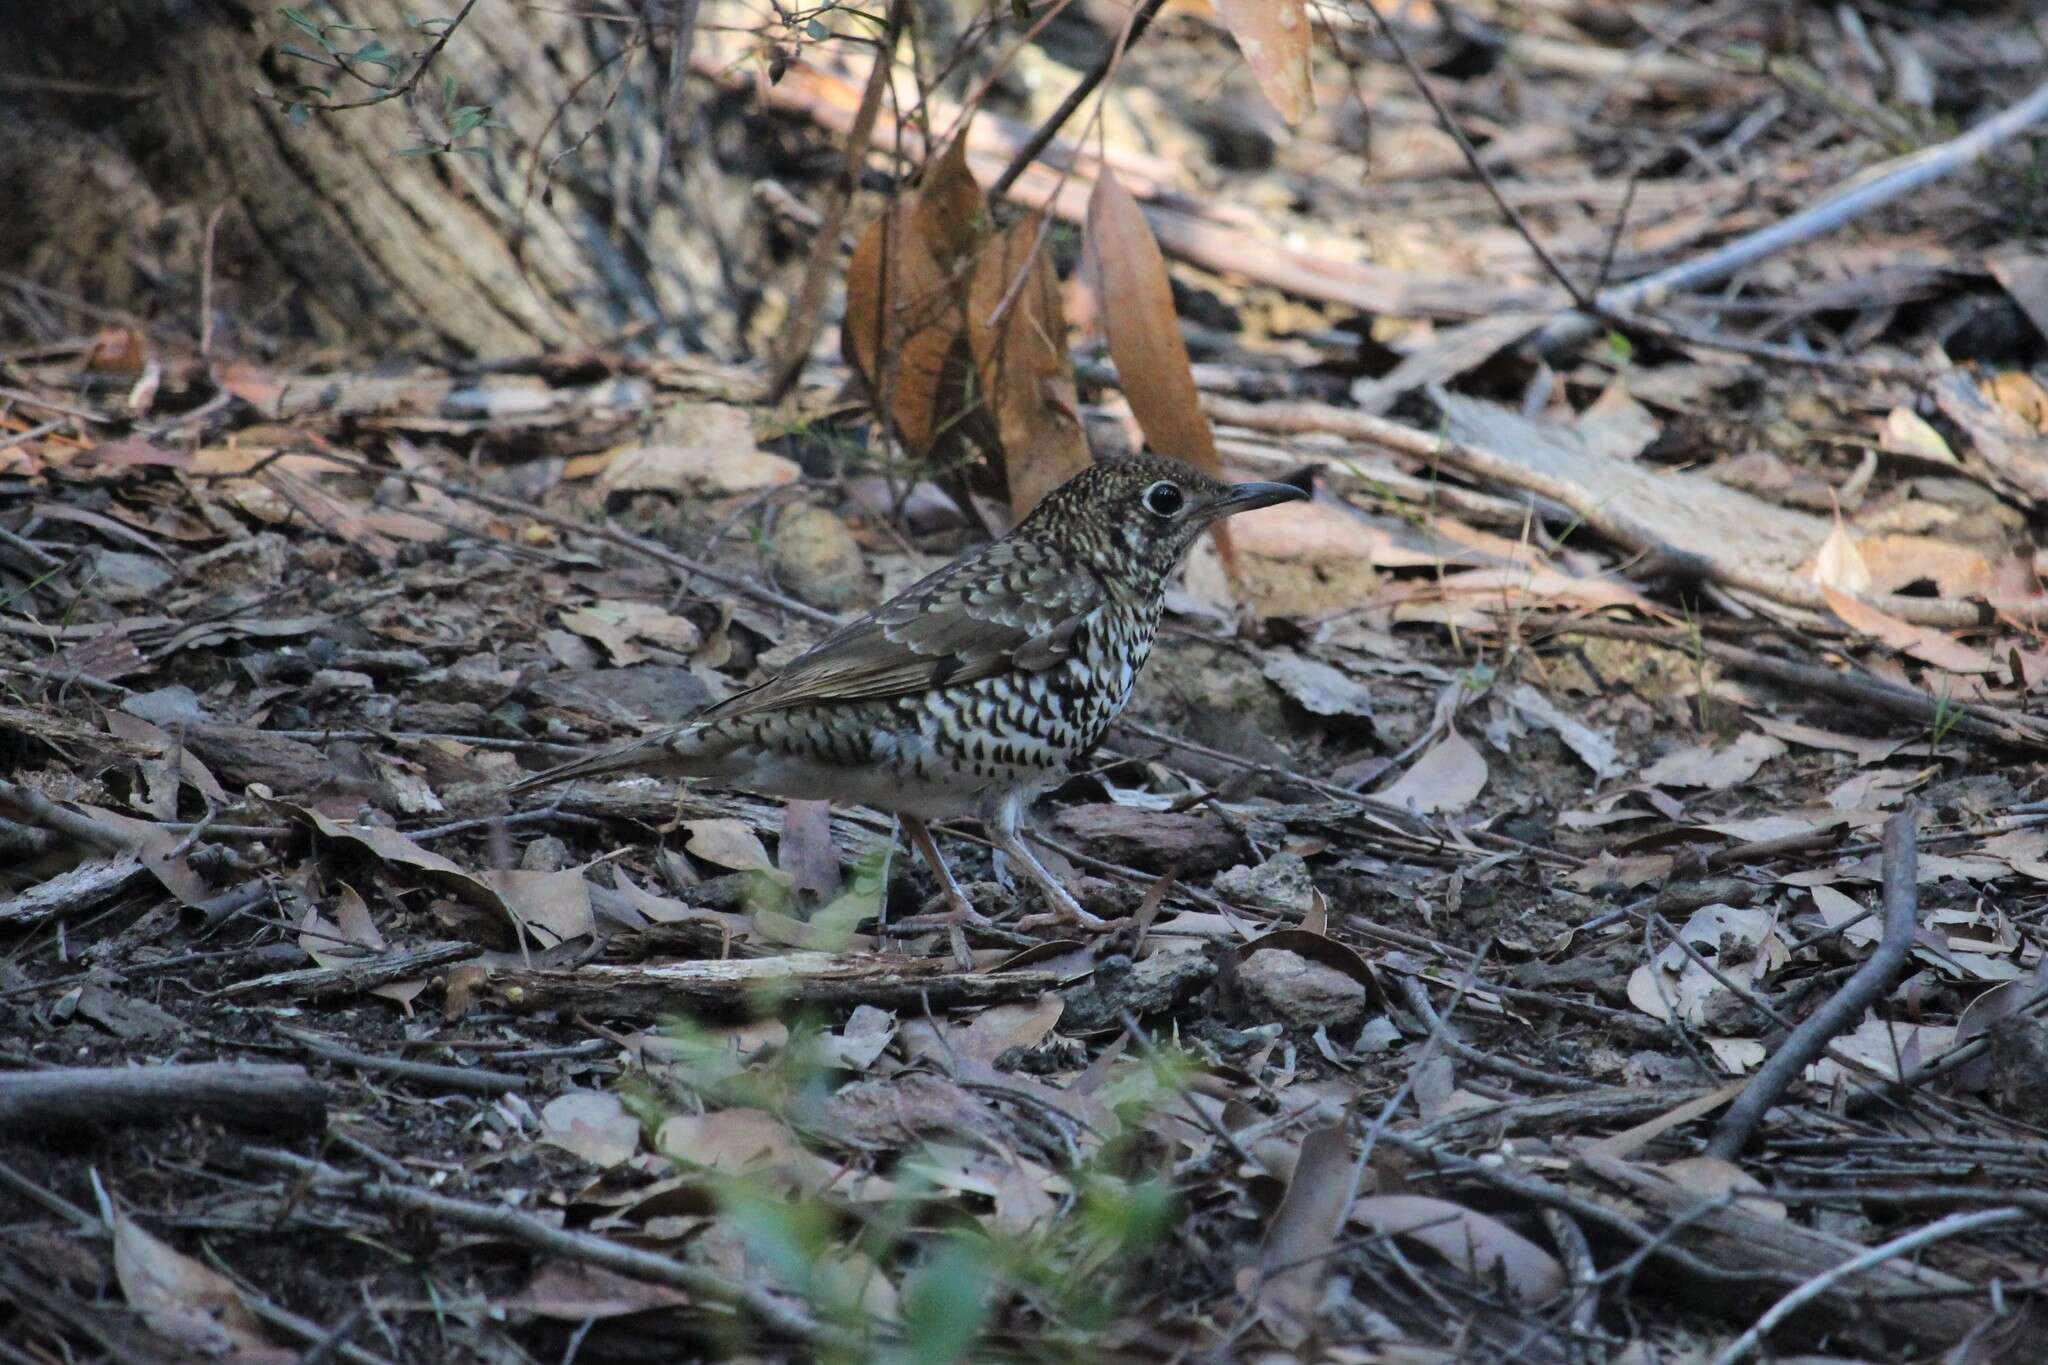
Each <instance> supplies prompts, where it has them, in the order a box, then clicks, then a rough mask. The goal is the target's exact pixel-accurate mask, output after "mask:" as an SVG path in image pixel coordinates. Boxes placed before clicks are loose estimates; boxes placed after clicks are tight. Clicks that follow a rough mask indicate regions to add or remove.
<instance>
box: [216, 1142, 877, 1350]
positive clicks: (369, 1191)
mask: <svg viewBox="0 0 2048 1365" xmlns="http://www.w3.org/2000/svg"><path fill="white" fill-rule="evenodd" d="M243 1155H244V1156H246V1157H247V1158H248V1159H249V1160H251V1161H253V1162H255V1163H256V1164H257V1165H261V1166H268V1167H270V1168H272V1169H275V1170H283V1171H289V1172H291V1173H292V1174H294V1175H297V1176H299V1177H301V1178H304V1179H309V1180H311V1181H313V1182H314V1185H315V1188H317V1189H319V1190H320V1191H321V1192H322V1193H325V1194H330V1195H335V1196H338V1197H343V1198H357V1199H366V1200H368V1201H370V1202H371V1203H373V1204H382V1205H384V1206H386V1207H388V1208H391V1209H394V1210H398V1211H401V1212H405V1213H418V1214H425V1215H427V1216H428V1217H429V1218H434V1219H439V1220H440V1221H442V1222H445V1223H449V1224H452V1225H454V1226H456V1227H460V1228H468V1229H470V1230H472V1231H475V1232H487V1233H490V1234H491V1235H492V1236H495V1237H503V1238H505V1239H506V1240H508V1241H511V1242H516V1243H518V1244H519V1245H521V1246H524V1247H527V1248H529V1249H530V1250H533V1251H540V1252H545V1253H547V1254H549V1255H554V1256H566V1257H568V1258H570V1259H571V1260H576V1261H581V1262H583V1263H585V1264H587V1265H594V1266H601V1267H603V1268H604V1269H606V1270H610V1271H615V1272H617V1273H618V1274H620V1275H629V1276H631V1277H633V1278H634V1279H638V1280H646V1281H648V1282H649V1283H652V1284H666V1285H673V1286H674V1287H676V1288H677V1289H682V1290H687V1291H688V1292H689V1293H692V1294H695V1295H698V1296H700V1297H701V1298H703V1299H705V1300H706V1301H707V1302H709V1303H715V1304H725V1305H730V1306H732V1307H735V1308H741V1309H744V1310H746V1311H747V1312H748V1313H750V1314H752V1315H753V1316H754V1317H755V1318H757V1319H759V1320H760V1321H761V1322H762V1323H763V1324H764V1325H765V1326H768V1327H771V1328H773V1329H774V1330H776V1331H777V1332H780V1333H782V1334H783V1335H784V1336H788V1337H792V1338H794V1339H796V1340H799V1341H809V1342H815V1343H817V1344H818V1345H820V1346H824V1347H828V1348H830V1349H831V1350H834V1351H841V1352H856V1351H858V1350H859V1349H860V1348H861V1347H863V1346H865V1345H866V1344H867V1343H864V1342H859V1341H857V1340H855V1339H854V1338H853V1337H851V1336H850V1335H849V1334H847V1333H845V1332H843V1331H841V1330H840V1329H838V1328H835V1327H828V1326H825V1325H824V1324H822V1323H819V1322H817V1321H816V1320H815V1319H813V1318H811V1317H810V1316H809V1315H807V1314H806V1313H804V1312H803V1310H801V1309H799V1308H797V1307H795V1306H794V1305H792V1304H788V1303H785V1302H783V1301H782V1300H781V1299H778V1298H776V1297H775V1296H774V1295H772V1294H770V1293H769V1292H768V1291H767V1290H766V1289H763V1288H761V1287H759V1286H758V1285H754V1284H748V1283H745V1282H742V1281H735V1280H728V1279H726V1278H725V1277H724V1276H722V1275H719V1274H716V1273H715V1272H713V1271H709V1270H705V1269H703V1268H701V1267H699V1266H693V1265H685V1264H684V1263H682V1262H681V1261H676V1260H671V1259H670V1258H669V1257H666V1256H657V1255H656V1254H654V1253H653V1252H651V1251H642V1250H640V1249H639V1248H637V1247H629V1246H622V1245H620V1244H619V1243H617V1242H612V1241H607V1240H606V1239H605V1238H603V1237H595V1236H592V1235H590V1234H588V1233H582V1232H565V1231H563V1230H562V1229H560V1228H555V1227H549V1226H548V1225H547V1224H546V1223H544V1222H542V1221H541V1220H540V1219H538V1218H534V1217H532V1216H530V1215H528V1214H524V1213H520V1212H518V1211H517V1210H514V1209H509V1208H504V1207H502V1206H497V1207H494V1206H491V1205H487V1204H473V1203H471V1202H469V1201H468V1200H464V1199H451V1198H449V1197H448V1196H447V1195H442V1194H429V1193H427V1192H426V1191H425V1190H417V1189H413V1188H412V1187H411V1186H407V1185H394V1184H392V1183H390V1182H389V1181H383V1180H379V1181H372V1182H371V1183H369V1184H364V1183H362V1181H361V1180H360V1179H358V1178H356V1177H353V1176H349V1175H346V1174H344V1173H343V1172H341V1171H339V1170H336V1169H335V1168H334V1167H332V1166H328V1165H325V1164H323V1163H321V1162H318V1161H309V1160H307V1159H306V1158H305V1157H302V1156H298V1155H295V1154H294V1153H291V1152H281V1151H274V1150H271V1149H267V1148H261V1147H246V1148H244V1149H243Z"/></svg>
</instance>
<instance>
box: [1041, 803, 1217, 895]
mask: <svg viewBox="0 0 2048 1365" xmlns="http://www.w3.org/2000/svg"><path fill="white" fill-rule="evenodd" d="M1053 825H1054V827H1055V828H1056V829H1057V830H1058V831H1059V832H1060V834H1061V835H1062V836H1063V837H1066V838H1070V839H1072V840H1074V841H1075V842H1076V843H1078V844H1080V845H1081V847H1082V849H1083V850H1085V851H1086V852H1089V853H1092V854H1094V855H1095V856H1096V857H1098V858H1105V859H1107V860H1109V861H1110V862H1113V863H1122V864H1123V865H1124V866H1126V867H1135V868H1138V869H1139V870H1141V871H1144V872H1166V871H1173V872H1177V873H1178V874H1179V875H1180V876H1181V878H1182V879H1184V880H1185V879H1188V878H1193V877H1202V876H1207V875H1209V874H1212V873H1216V872H1221V871H1222V870H1223V869H1225V868H1226V867H1231V866H1234V865H1235V864H1238V863H1241V862H1244V861H1245V860H1246V859H1247V858H1248V857H1250V856H1251V850H1250V849H1249V848H1247V847H1246V845H1245V842H1244V836H1243V835H1241V834H1239V833H1238V832H1237V831H1236V830H1234V829H1232V828H1231V827H1230V826H1229V825H1226V824H1224V823H1223V821H1222V820H1221V819H1220V818H1219V817H1218V816H1217V815H1215V814H1214V813H1213V812H1211V811H1206V810H1204V811H1164V810H1140V809H1139V808H1138V807H1136V806H1114V805H1110V804H1108V803H1106V802H1105V803H1102V804H1099V805H1092V806H1068V807H1067V808H1066V809H1064V810H1062V811H1061V812H1060V813H1059V814H1058V815H1057V816H1055V817H1054V819H1053Z"/></svg>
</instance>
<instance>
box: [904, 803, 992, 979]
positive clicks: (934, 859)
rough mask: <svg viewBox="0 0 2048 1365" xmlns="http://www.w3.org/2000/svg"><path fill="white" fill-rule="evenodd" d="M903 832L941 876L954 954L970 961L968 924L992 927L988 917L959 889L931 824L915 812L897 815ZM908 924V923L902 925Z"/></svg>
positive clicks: (940, 887) (937, 875) (938, 875)
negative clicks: (913, 813)
mask: <svg viewBox="0 0 2048 1365" xmlns="http://www.w3.org/2000/svg"><path fill="white" fill-rule="evenodd" d="M896 818H897V820H899V821H900V822H901V823H902V825H903V832H904V833H905V834H908V835H909V836H910V842H911V845H912V846H913V847H915V848H916V849H917V851H918V854H919V856H921V857H922V858H923V859H924V861H925V865H926V866H927V867H929V868H931V870H932V875H933V876H935V877H937V878H938V879H939V892H940V894H941V895H942V896H944V897H945V900H946V906H947V909H946V915H945V921H944V922H945V926H946V932H947V935H948V937H949V938H950V939H951V940H952V944H953V956H955V957H957V958H959V959H960V960H961V962H962V963H971V962H972V961H973V958H972V957H971V956H970V955H969V953H968V952H967V934H966V926H968V925H970V924H971V925H973V926H975V927H976V928H978V929H987V928H992V927H993V926H992V925H991V924H990V923H989V920H988V917H987V916H985V915H983V914H982V913H981V912H980V911H979V910H976V909H975V908H974V905H973V903H972V902H970V901H969V900H968V899H967V893H966V892H965V891H963V890H961V889H960V883H959V882H957V881H955V880H954V879H953V869H952V868H950V867H947V866H946V858H945V855H944V854H942V853H940V852H939V845H938V841H937V840H935V839H933V838H932V831H931V827H930V826H928V825H926V824H925V822H924V821H923V820H921V819H919V818H918V817H917V816H915V815H898V816H897V817H896ZM898 927H899V928H901V927H907V925H899V926H898Z"/></svg>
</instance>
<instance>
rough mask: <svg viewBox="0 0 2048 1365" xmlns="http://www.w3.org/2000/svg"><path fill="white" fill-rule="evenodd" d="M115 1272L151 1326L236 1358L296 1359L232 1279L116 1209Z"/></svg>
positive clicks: (199, 1349)
mask: <svg viewBox="0 0 2048 1365" xmlns="http://www.w3.org/2000/svg"><path fill="white" fill-rule="evenodd" d="M114 1277H115V1278H116V1279H117V1280H119V1281H120V1284H121V1293H122V1294H123V1295H125V1296H126V1297H127V1300H128V1304H129V1306H130V1307H131V1308H133V1309H134V1310H135V1311H136V1312H137V1313H138V1314H140V1315H141V1317H142V1321H143V1322H144V1323H145V1324H147V1325H148V1327H149V1329H150V1330H151V1331H152V1332H155V1333H156V1334H157V1335H158V1336H160V1337H163V1338H165V1339H166V1340H169V1341H173V1342H176V1343H178V1344H179V1345H180V1346H182V1347H184V1348H185V1349H186V1350H190V1351H193V1352H196V1353H199V1354H202V1355H211V1356H226V1355H233V1356H234V1358H235V1359H236V1360H238V1361H252V1360H259V1359H260V1360H284V1361H289V1360H293V1359H296V1358H297V1357H296V1354H295V1353H293V1352H286V1351H281V1350H279V1349H278V1348H277V1347H276V1346H274V1345H273V1344H272V1343H271V1341H270V1340H269V1339H268V1338H267V1337H265V1336H264V1334H263V1324H262V1323H261V1321H260V1320H258V1318H257V1317H256V1314H255V1313H254V1312H252V1311H251V1310H250V1308H249V1306H248V1305H247V1304H246V1303H244V1302H242V1296H241V1294H240V1293H239V1292H238V1291H237V1290H236V1289H235V1286H234V1284H233V1282H232V1281H230V1280H229V1279H228V1278H227V1276H225V1275H222V1274H221V1273H220V1272H219V1271H217V1270H214V1269H212V1268H210V1267H208V1266H206V1265H203V1264H201V1263H200V1262H198V1261H195V1260H193V1259H192V1258H191V1257H190V1256H187V1255H185V1254H183V1253H182V1252H179V1251H177V1250H175V1249H173V1248H172V1247H171V1246H170V1245H169V1244H168V1243H166V1242H163V1241H161V1240H159V1239H158V1238H156V1237H155V1236H153V1235H151V1234H150V1233H148V1232H146V1231H144V1230H143V1228H142V1227H141V1225H140V1224H138V1223H136V1222H135V1221H134V1220H133V1219H131V1218H129V1217H127V1216H126V1215H124V1214H120V1213H116V1214H115V1215H114Z"/></svg>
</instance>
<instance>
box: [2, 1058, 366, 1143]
mask: <svg viewBox="0 0 2048 1365" xmlns="http://www.w3.org/2000/svg"><path fill="white" fill-rule="evenodd" d="M188 1117H199V1118H205V1119H208V1120H211V1121H213V1122H215V1123H222V1124H228V1125H231V1126H233V1127H237V1128H256V1129H263V1130H268V1131H274V1132H307V1131H310V1130H313V1129H317V1128H319V1127H320V1126H321V1125H323V1124H324V1123H326V1122H327V1088H326V1087H325V1086H323V1085H322V1084H320V1082H318V1081H316V1080H314V1079H313V1078H312V1077H310V1076H308V1075H307V1074H306V1070H305V1068H304V1067H299V1066H288V1065H272V1064H263V1063H254V1062H194V1063H190V1064H187V1065H177V1066H165V1065H150V1066H135V1067H101V1066H84V1067H60V1068H57V1069H55V1070H51V1071H22V1072H12V1073H7V1074H0V1132H16V1133H48V1132H76V1131H81V1130H86V1131H92V1130H99V1129H104V1128H112V1127H117V1126H122V1125H127V1124H137V1123H141V1124H160V1123H165V1122H170V1121H174V1120H177V1119H182V1118H188Z"/></svg>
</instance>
